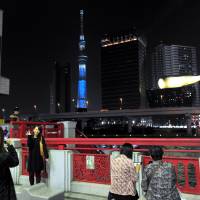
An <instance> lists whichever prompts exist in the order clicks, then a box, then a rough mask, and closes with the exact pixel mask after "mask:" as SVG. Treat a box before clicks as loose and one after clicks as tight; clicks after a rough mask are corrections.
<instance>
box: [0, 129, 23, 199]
mask: <svg viewBox="0 0 200 200" xmlns="http://www.w3.org/2000/svg"><path fill="white" fill-rule="evenodd" d="M7 146H8V147H7V150H6V149H5V148H4V136H3V130H2V128H1V127H0V200H17V197H16V193H15V187H14V184H13V180H12V176H11V173H10V169H9V168H10V167H16V166H17V165H19V160H18V156H17V153H16V151H15V148H14V147H13V146H12V145H11V144H10V140H7Z"/></svg>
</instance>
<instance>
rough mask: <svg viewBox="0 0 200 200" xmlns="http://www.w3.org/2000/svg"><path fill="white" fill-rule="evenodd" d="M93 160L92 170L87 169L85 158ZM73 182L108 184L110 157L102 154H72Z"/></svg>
mask: <svg viewBox="0 0 200 200" xmlns="http://www.w3.org/2000/svg"><path fill="white" fill-rule="evenodd" d="M88 156H91V157H93V158H94V168H93V169H91V168H87V165H86V163H87V157H88ZM73 179H74V180H75V181H82V182H90V183H99V184H110V156H109V155H104V154H83V153H82V154H73Z"/></svg>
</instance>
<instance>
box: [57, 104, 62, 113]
mask: <svg viewBox="0 0 200 200" xmlns="http://www.w3.org/2000/svg"><path fill="white" fill-rule="evenodd" d="M57 106H58V112H60V111H61V109H60V108H61V104H60V103H59V102H58V103H57Z"/></svg>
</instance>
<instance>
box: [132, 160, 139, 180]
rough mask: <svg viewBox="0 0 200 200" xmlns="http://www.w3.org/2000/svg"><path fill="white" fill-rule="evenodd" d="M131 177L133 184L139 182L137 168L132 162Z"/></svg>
mask: <svg viewBox="0 0 200 200" xmlns="http://www.w3.org/2000/svg"><path fill="white" fill-rule="evenodd" d="M130 175H131V179H132V181H133V182H136V181H137V180H138V175H137V173H136V170H135V166H134V164H133V163H132V162H131V165H130Z"/></svg>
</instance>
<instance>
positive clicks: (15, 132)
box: [10, 121, 64, 138]
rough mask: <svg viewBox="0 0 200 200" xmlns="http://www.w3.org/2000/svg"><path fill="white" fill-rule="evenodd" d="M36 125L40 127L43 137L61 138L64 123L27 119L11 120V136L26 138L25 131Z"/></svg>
mask: <svg viewBox="0 0 200 200" xmlns="http://www.w3.org/2000/svg"><path fill="white" fill-rule="evenodd" d="M36 125H38V126H41V127H42V129H43V130H42V134H43V136H44V137H45V138H63V137H64V125H63V123H49V122H27V121H12V122H11V128H10V137H11V138H26V137H27V136H26V132H27V131H28V130H30V131H31V132H32V130H33V128H34V127H35V126H36Z"/></svg>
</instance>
